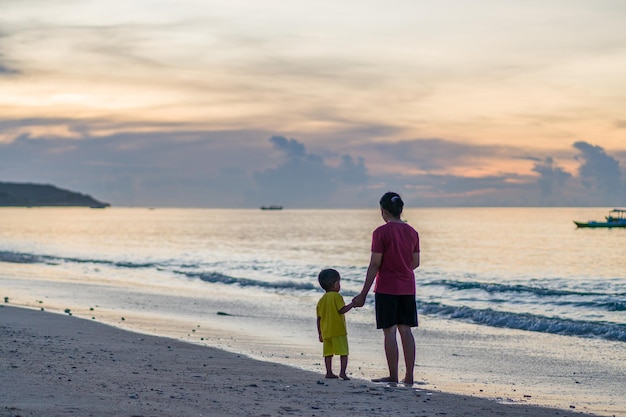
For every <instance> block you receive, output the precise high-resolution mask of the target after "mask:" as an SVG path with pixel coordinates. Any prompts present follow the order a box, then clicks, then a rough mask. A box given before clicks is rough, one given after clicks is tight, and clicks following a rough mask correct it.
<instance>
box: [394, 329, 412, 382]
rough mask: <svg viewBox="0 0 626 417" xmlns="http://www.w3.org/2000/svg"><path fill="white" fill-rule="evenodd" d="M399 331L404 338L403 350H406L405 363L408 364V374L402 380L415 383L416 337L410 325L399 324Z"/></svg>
mask: <svg viewBox="0 0 626 417" xmlns="http://www.w3.org/2000/svg"><path fill="white" fill-rule="evenodd" d="M398 332H399V333H400V339H401V340H402V350H403V351H404V363H405V365H406V374H405V375H404V379H403V380H402V382H404V383H405V384H413V368H415V338H414V337H413V332H412V331H411V328H410V327H409V326H405V325H402V324H400V325H398Z"/></svg>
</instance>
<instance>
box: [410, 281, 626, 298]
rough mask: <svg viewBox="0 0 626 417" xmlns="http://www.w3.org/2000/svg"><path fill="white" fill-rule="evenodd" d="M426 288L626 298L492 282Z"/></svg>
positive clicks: (600, 293) (460, 282) (604, 293)
mask: <svg viewBox="0 0 626 417" xmlns="http://www.w3.org/2000/svg"><path fill="white" fill-rule="evenodd" d="M420 285H424V286H436V285H440V286H444V287H447V288H450V289H453V290H458V291H465V290H482V291H485V292H487V293H490V294H494V293H529V294H533V295H538V296H544V297H563V296H570V295H574V296H583V297H586V296H605V295H614V296H626V292H622V293H610V294H609V293H606V292H600V291H574V290H562V289H555V288H545V287H534V286H529V285H522V284H518V285H511V284H498V283H491V282H477V281H455V280H447V279H442V280H434V281H429V282H423V283H420Z"/></svg>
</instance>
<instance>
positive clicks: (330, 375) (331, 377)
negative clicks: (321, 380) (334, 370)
mask: <svg viewBox="0 0 626 417" xmlns="http://www.w3.org/2000/svg"><path fill="white" fill-rule="evenodd" d="M326 378H328V379H336V378H339V377H338V376H337V375H335V374H326Z"/></svg>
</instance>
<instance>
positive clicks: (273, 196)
mask: <svg viewBox="0 0 626 417" xmlns="http://www.w3.org/2000/svg"><path fill="white" fill-rule="evenodd" d="M270 142H271V143H272V144H273V145H274V148H275V149H276V150H279V151H281V152H282V153H283V154H284V156H285V158H286V160H284V161H283V162H282V163H281V164H280V165H279V166H277V167H273V168H269V169H266V170H263V171H259V172H256V173H255V175H254V179H255V181H256V184H257V186H258V194H257V199H263V200H264V201H266V204H284V205H289V206H291V207H327V206H328V205H329V204H340V205H342V204H343V205H345V204H348V205H349V204H350V202H349V201H348V200H347V199H346V200H342V198H344V197H346V196H347V194H343V193H342V194H341V195H337V194H336V193H337V191H339V190H344V191H346V193H347V190H348V189H349V194H350V195H352V194H354V193H355V188H354V187H357V192H358V187H364V186H365V185H366V184H367V181H368V179H369V174H368V172H367V168H366V166H365V161H364V159H363V158H356V159H355V158H353V157H352V156H351V155H347V154H344V155H341V156H340V161H339V163H338V164H336V165H333V164H331V163H329V161H327V160H326V159H325V158H324V157H322V156H320V155H316V154H312V153H308V152H307V150H306V147H305V146H304V145H303V144H302V143H301V142H299V141H297V140H296V139H287V138H285V137H283V136H272V137H271V138H270ZM346 186H348V187H346ZM342 196H343V197H342Z"/></svg>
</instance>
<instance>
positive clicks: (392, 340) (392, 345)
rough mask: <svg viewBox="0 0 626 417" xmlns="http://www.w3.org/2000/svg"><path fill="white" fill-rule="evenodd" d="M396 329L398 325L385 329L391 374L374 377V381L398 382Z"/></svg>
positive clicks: (386, 352) (386, 351)
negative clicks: (383, 376)
mask: <svg viewBox="0 0 626 417" xmlns="http://www.w3.org/2000/svg"><path fill="white" fill-rule="evenodd" d="M396 330H397V326H391V327H387V328H386V329H383V333H384V335H385V356H387V366H388V367H389V376H388V377H385V378H378V379H372V381H374V382H398V342H397V340H396Z"/></svg>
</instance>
